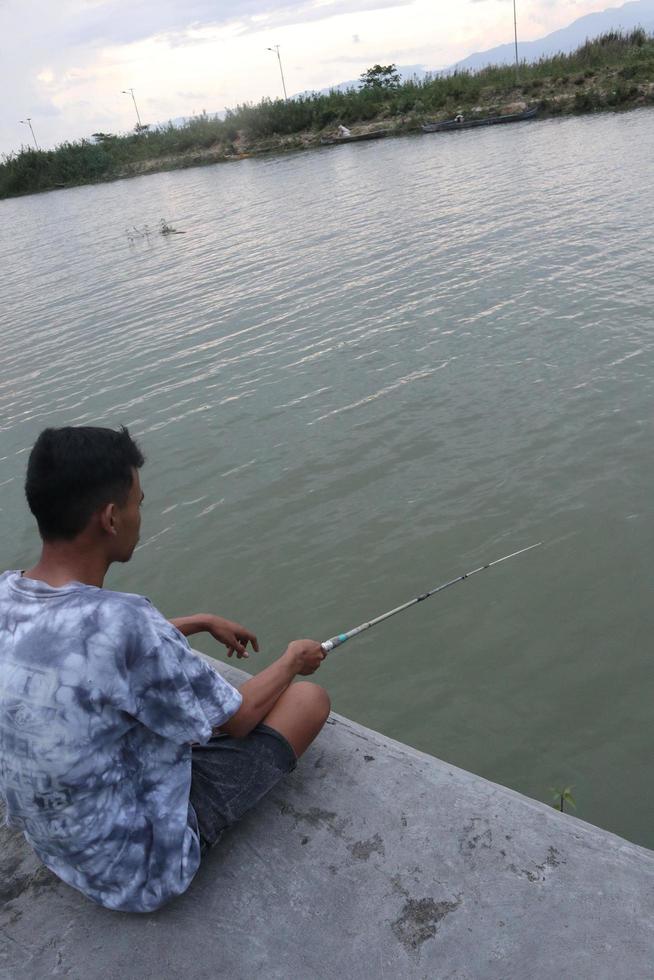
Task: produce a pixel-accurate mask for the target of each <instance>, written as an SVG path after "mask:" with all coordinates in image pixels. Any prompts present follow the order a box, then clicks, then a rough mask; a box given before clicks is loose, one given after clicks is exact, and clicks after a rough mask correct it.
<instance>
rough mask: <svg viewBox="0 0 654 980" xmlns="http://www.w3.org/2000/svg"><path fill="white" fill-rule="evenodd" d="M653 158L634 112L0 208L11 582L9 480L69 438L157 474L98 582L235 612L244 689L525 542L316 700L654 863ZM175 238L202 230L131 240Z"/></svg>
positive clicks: (179, 604)
mask: <svg viewBox="0 0 654 980" xmlns="http://www.w3.org/2000/svg"><path fill="white" fill-rule="evenodd" d="M636 134H637V139H636ZM653 149H654V113H652V112H651V111H647V110H643V111H641V112H636V113H630V114H628V115H615V116H602V117H597V118H588V119H582V120H579V119H575V120H566V121H562V122H556V121H551V122H546V123H537V124H525V125H521V126H516V127H512V128H510V129H509V130H508V131H506V130H502V131H495V130H492V129H489V130H486V131H479V132H474V131H471V132H466V133H459V134H455V135H453V136H431V137H422V138H417V137H411V138H409V137H407V138H404V139H398V140H393V141H388V142H382V143H370V144H362V145H356V146H347V147H338V148H326V149H325V150H323V151H320V152H315V153H311V154H307V155H299V154H298V155H293V156H287V157H280V158H276V159H267V160H246V161H242V162H240V163H239V164H237V165H236V164H235V165H230V166H228V165H224V166H215V167H209V168H206V169H201V170H190V171H183V172H177V173H171V174H161V175H157V176H153V177H148V178H141V179H134V180H130V181H123V182H117V183H113V184H108V185H103V186H98V187H85V188H79V189H76V190H70V191H62V192H56V193H51V194H47V195H42V196H38V197H29V198H23V199H19V200H13V201H8V202H2V203H1V204H0V216H1V218H2V222H1V227H2V233H1V241H0V260H1V262H2V269H3V272H4V275H3V277H2V282H1V283H0V299H1V305H0V309H1V310H2V313H1V314H0V317H1V322H2V337H3V359H2V371H1V373H0V404H1V407H2V413H1V416H0V461H1V462H2V470H1V471H0V485H1V486H2V496H1V498H0V508H1V510H0V519H1V520H2V540H3V546H4V547H3V564H4V565H5V566H13V567H16V566H20V567H24V566H25V563H26V562H28V561H29V560H30V559H31V558H32V557H33V555H34V552H35V548H36V541H35V537H34V531H33V528H32V526H31V522H30V521H29V519H28V515H27V514H26V512H25V507H24V504H23V499H22V487H21V483H22V476H23V470H24V466H25V462H26V455H25V454H26V452H27V451H28V449H29V447H30V446H31V444H32V442H33V441H34V438H35V436H36V434H37V433H38V431H39V430H40V429H41V428H42V427H43V426H45V425H51V424H63V423H74V424H83V423H91V422H92V423H104V424H111V425H116V424H118V423H125V424H127V425H129V426H130V427H131V429H132V430H133V431H134V432H135V433H136V434H137V435H138V436H139V438H140V439H141V442H142V444H143V447H144V449H145V452H146V455H147V457H148V462H147V465H146V468H145V470H144V473H143V482H144V485H145V486H146V493H147V505H146V507H145V513H144V528H143V535H142V541H141V544H140V546H139V550H138V552H137V553H136V555H135V557H134V559H133V561H132V563H131V564H130V565H129V566H126V567H124V568H117V569H114V570H113V571H112V573H111V577H110V584H111V585H112V586H113V587H116V588H122V589H126V590H134V591H142V592H146V593H147V594H149V595H151V596H152V598H153V599H154V600H155V602H157V603H158V604H159V605H160V606H161V607H162V608H163V609H165V610H166V611H167V612H169V614H171V615H173V614H181V613H186V612H194V611H200V610H201V609H211V610H215V611H223V612H224V613H225V614H226V615H229V616H232V617H235V618H240V619H242V620H243V621H244V622H246V623H247V624H248V625H251V626H252V627H253V628H254V629H256V630H257V632H258V633H259V636H260V637H261V639H262V641H263V644H264V650H265V651H266V652H265V653H264V654H262V655H261V657H260V662H261V663H267V662H268V661H269V660H270V659H271V658H272V656H273V655H274V654H276V653H277V652H278V651H280V650H281V649H282V648H283V645H284V643H285V642H286V641H288V640H289V639H291V638H293V637H296V636H300V635H313V636H315V637H316V638H317V639H325V638H327V637H328V636H331V635H333V634H334V633H336V632H337V631H339V630H342V629H347V628H349V627H352V626H353V625H356V624H357V623H359V622H361V621H362V620H364V619H367V618H371V617H372V616H374V615H377V614H379V613H380V612H383V611H384V610H385V609H387V608H390V607H392V606H394V605H397V604H398V603H399V602H401V601H404V600H406V599H408V598H410V597H411V596H412V595H415V594H416V593H418V592H421V591H425V590H426V589H428V588H431V587H433V586H434V585H436V584H438V582H440V581H443V580H446V579H449V578H452V577H454V576H455V575H457V574H460V573H462V572H463V571H465V570H466V568H469V567H474V566H475V565H476V564H478V563H480V562H482V561H488V560H492V559H494V558H496V557H499V556H500V555H502V554H504V553H506V552H508V551H513V550H515V549H517V548H520V547H523V546H525V545H527V544H530V543H532V542H533V541H536V540H541V539H542V540H543V541H544V542H545V545H544V547H543V548H542V549H539V550H538V551H537V552H534V553H532V554H529V555H525V556H522V557H520V558H518V559H516V560H515V561H514V562H510V563H507V564H506V565H501V566H499V567H498V568H496V569H493V570H492V571H491V572H489V573H488V575H487V576H485V577H481V576H480V577H478V578H476V579H474V580H472V581H470V582H466V583H464V584H461V585H460V586H457V587H456V589H452V590H448V592H447V593H445V594H443V595H442V596H439V597H437V598H434V599H432V600H430V602H429V603H425V604H423V605H421V606H420V607H417V608H416V609H415V610H412V611H411V612H409V613H406V614H404V615H403V616H400V617H397V618H396V619H394V620H392V621H390V622H389V623H387V624H384V625H383V626H380V627H378V628H377V629H376V630H372V631H370V632H369V633H367V634H366V635H365V636H363V637H361V638H359V639H357V640H355V641H352V643H350V644H348V646H347V647H346V648H344V650H343V652H340V653H334V655H333V656H332V658H331V659H330V661H329V662H328V664H327V665H326V666H325V667H324V668H323V670H322V673H321V677H322V679H323V680H324V682H325V683H326V684H327V685H328V687H329V688H330V690H331V692H332V694H333V698H334V702H335V706H336V708H337V710H340V711H341V712H343V713H346V714H349V715H352V716H353V717H355V718H357V719H358V720H359V721H361V722H363V723H364V724H368V725H371V726H373V727H375V728H378V729H381V730H382V731H384V732H386V733H388V734H390V735H392V736H394V737H396V738H399V739H402V740H405V741H409V742H411V743H413V744H414V745H417V746H418V747H420V748H423V749H425V750H427V751H430V752H433V753H435V754H436V755H439V756H441V757H442V758H445V759H448V760H450V761H452V762H453V763H455V764H458V765H461V766H463V767H465V768H468V769H471V770H473V771H475V772H479V773H482V774H483V775H485V776H487V777H488V778H491V779H496V780H499V781H501V782H504V783H506V784H508V785H510V786H513V787H515V788H516V789H519V790H521V791H523V792H526V793H528V794H531V795H533V796H535V797H538V798H540V799H549V796H550V793H549V787H550V786H552V785H555V784H558V785H568V784H573V785H574V786H575V791H574V792H575V796H576V798H577V801H578V811H577V812H578V814H579V815H580V816H582V817H584V818H586V819H588V820H591V821H594V822H597V823H600V824H602V825H604V826H607V827H609V828H611V829H613V830H615V831H617V832H619V833H622V834H625V835H626V836H629V837H631V838H632V839H635V840H638V841H640V842H643V843H646V844H650V845H654V832H653V831H652V829H651V820H650V819H649V815H650V813H651V807H652V802H653V799H654V794H653V792H652V790H651V789H650V787H649V780H648V779H647V778H646V774H647V773H648V769H647V765H648V764H649V758H650V754H651V751H650V748H651V741H652V726H651V722H650V710H649V704H650V696H649V694H650V691H651V685H652V674H651V666H650V658H649V656H648V648H649V636H650V634H651V630H652V626H653V623H652V612H651V607H652V604H651V597H650V588H649V581H650V576H649V556H650V552H651V547H650V544H651V537H652V499H651V497H652V495H651V489H650V488H651V486H652V484H653V482H654V480H653V477H654V473H653V472H652V470H653V465H652V454H651V452H650V447H651V437H652V432H651V419H652V379H653V377H654V373H653V367H654V364H653V360H654V354H653V343H652V327H651V312H650V311H651V308H652V303H653V300H654V285H653V282H652V276H651V265H652V252H653V248H652V240H651V234H650V227H649V226H650V222H649V220H648V214H649V211H650V207H651V203H652V187H651V181H650V180H649V176H648V175H649V168H650V161H651V157H652V151H653ZM161 215H166V219H167V220H168V221H169V223H170V224H172V225H173V226H175V227H177V228H183V229H184V230H185V231H186V234H185V235H178V236H177V235H175V236H173V235H171V236H161V235H158V234H156V233H152V234H150V235H149V236H146V235H142V236H136V235H134V236H132V240H131V241H130V240H129V238H128V236H126V234H125V228H132V227H133V226H136V227H138V228H143V227H144V225H145V224H147V225H148V226H149V227H150V228H156V226H157V223H158V221H159V219H160V217H161ZM204 649H207V650H208V649H210V647H208V646H206V644H205V646H204ZM644 777H645V778H644Z"/></svg>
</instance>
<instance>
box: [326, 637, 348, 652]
mask: <svg viewBox="0 0 654 980" xmlns="http://www.w3.org/2000/svg"><path fill="white" fill-rule="evenodd" d="M346 640H349V636H347V634H346V633H340V634H339V635H338V636H332V638H331V640H325V642H324V643H321V644H320V646H321V647H322V650H323V653H329V652H330V651H331V650H334V649H335V648H336V647H340V645H341V643H345V641H346Z"/></svg>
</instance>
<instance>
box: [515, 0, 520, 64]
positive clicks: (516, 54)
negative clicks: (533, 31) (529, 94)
mask: <svg viewBox="0 0 654 980" xmlns="http://www.w3.org/2000/svg"><path fill="white" fill-rule="evenodd" d="M515 4H516V0H513V33H514V36H515V77H516V81H517V79H518V75H519V71H520V62H519V61H518V15H517V13H516V8H515Z"/></svg>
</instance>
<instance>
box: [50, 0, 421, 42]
mask: <svg viewBox="0 0 654 980" xmlns="http://www.w3.org/2000/svg"><path fill="white" fill-rule="evenodd" d="M412 3H413V0H304V2H301V3H289V2H288V0H286V2H284V0H282V2H281V3H280V2H279V0H218V2H216V0H170V2H168V3H165V4H163V3H161V2H160V0H143V2H141V3H138V4H136V5H132V4H131V3H129V2H128V0H103V2H101V3H98V4H95V5H94V6H91V7H90V6H89V5H88V4H83V5H79V0H78V10H77V16H76V17H74V18H73V22H74V26H73V27H72V28H68V29H66V30H65V31H64V34H63V38H62V40H63V43H64V44H68V45H72V46H77V45H89V44H92V45H122V44H131V43H134V42H136V41H143V40H145V39H147V38H150V37H160V36H162V35H163V36H167V35H171V37H173V38H174V43H175V44H179V43H180V42H181V38H182V37H183V36H184V34H185V33H186V32H187V31H188V32H190V36H189V42H190V43H197V38H194V37H193V36H192V32H193V31H197V30H198V29H200V28H206V27H214V28H219V27H226V26H228V25H238V27H239V31H240V32H241V33H250V32H253V31H261V30H265V29H267V28H274V27H282V26H288V25H290V24H301V23H306V22H309V21H316V20H326V19H328V18H331V17H337V16H340V15H343V14H353V13H362V12H370V11H373V10H382V9H387V8H389V7H402V6H410V5H411V4H412ZM68 22H70V20H69V21H68Z"/></svg>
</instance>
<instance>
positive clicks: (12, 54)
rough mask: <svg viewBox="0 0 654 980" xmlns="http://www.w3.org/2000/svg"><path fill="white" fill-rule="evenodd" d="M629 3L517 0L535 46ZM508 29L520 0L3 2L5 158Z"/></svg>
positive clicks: (327, 81)
mask: <svg viewBox="0 0 654 980" xmlns="http://www.w3.org/2000/svg"><path fill="white" fill-rule="evenodd" d="M621 2H622V0H614V2H611V0H599V2H596V0H517V11H518V30H519V37H520V38H521V39H522V40H524V41H528V40H534V39H536V38H539V37H542V36H543V35H545V34H549V33H550V32H551V31H553V30H557V29H558V28H561V27H565V26H567V25H568V24H569V23H571V22H572V21H573V20H576V19H577V18H578V17H582V16H583V15H584V14H588V13H592V12H595V11H599V10H604V9H605V8H606V7H609V6H620V4H621ZM512 37H513V3H512V0H299V2H287V0H0V85H1V90H2V92H3V98H2V101H1V104H0V154H7V153H11V152H14V151H18V150H20V148H21V146H22V145H27V144H28V143H29V142H30V140H31V138H32V137H31V133H30V131H29V128H28V126H27V125H26V124H25V123H24V122H23V123H21V121H20V120H26V119H27V117H30V118H31V122H32V126H33V129H34V133H35V134H36V139H37V140H38V142H39V144H40V145H41V146H42V147H49V146H54V145H56V144H58V143H62V142H64V141H66V140H76V139H80V138H82V137H89V136H90V135H91V134H92V133H94V132H98V131H102V132H112V133H121V132H127V131H128V130H130V129H131V128H132V127H133V126H134V124H135V122H136V114H135V107H134V103H133V102H132V98H131V96H130V95H129V94H127V95H126V94H124V92H123V90H126V89H129V88H133V89H134V95H135V98H136V102H137V105H138V109H139V112H140V116H141V120H142V122H144V123H158V122H165V121H166V120H168V119H172V118H176V117H180V116H190V115H193V114H195V113H199V112H201V111H202V110H203V109H206V110H207V111H208V112H209V113H211V112H218V111H220V110H222V109H224V108H226V107H234V106H236V105H237V104H239V103H242V102H258V101H259V100H260V99H261V98H262V97H264V96H268V97H270V98H278V97H281V95H282V88H281V78H280V73H279V65H278V62H277V56H276V54H275V53H274V51H268V50H266V49H267V48H269V47H270V46H272V45H276V44H278V45H279V46H280V48H279V51H280V55H281V59H282V66H283V69H284V74H285V76H286V87H287V90H288V94H289V95H291V94H293V93H297V92H302V91H305V90H311V89H321V88H325V87H327V86H329V85H332V84H338V83H339V82H343V81H348V80H350V79H355V78H357V77H358V76H359V75H360V74H361V72H362V71H364V70H365V69H366V68H368V67H370V66H371V65H373V64H376V63H381V64H390V63H395V64H398V65H423V66H424V67H425V68H441V67H445V66H446V65H451V64H453V63H454V62H456V61H457V60H459V59H461V58H464V57H465V56H466V55H468V54H471V53H472V52H473V51H483V50H486V49H487V48H491V47H494V46H495V45H496V44H502V43H504V42H507V41H510V40H511V39H512Z"/></svg>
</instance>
